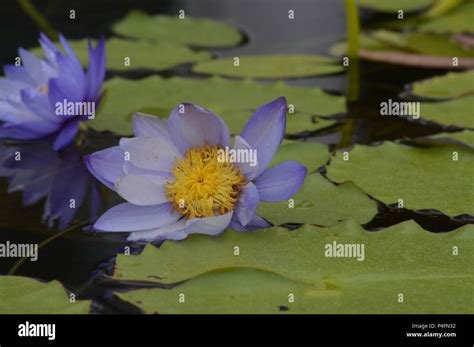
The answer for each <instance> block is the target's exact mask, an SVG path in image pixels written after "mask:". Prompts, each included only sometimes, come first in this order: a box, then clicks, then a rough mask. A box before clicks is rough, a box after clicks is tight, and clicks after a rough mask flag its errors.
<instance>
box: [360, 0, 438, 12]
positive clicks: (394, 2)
mask: <svg viewBox="0 0 474 347" xmlns="http://www.w3.org/2000/svg"><path fill="white" fill-rule="evenodd" d="M434 1H435V0H383V1H380V0H358V3H359V5H361V6H364V7H369V8H372V9H374V10H377V11H381V12H397V11H398V10H403V11H416V10H419V9H423V8H426V7H428V6H429V5H431V4H432V3H433V2H434Z"/></svg>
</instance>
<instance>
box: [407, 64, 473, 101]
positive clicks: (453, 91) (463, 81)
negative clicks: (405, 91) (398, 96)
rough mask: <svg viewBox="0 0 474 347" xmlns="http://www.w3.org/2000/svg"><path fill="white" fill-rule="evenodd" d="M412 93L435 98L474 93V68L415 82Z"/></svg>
mask: <svg viewBox="0 0 474 347" xmlns="http://www.w3.org/2000/svg"><path fill="white" fill-rule="evenodd" d="M412 93H413V94H414V95H417V96H422V97H425V98H434V99H452V98H457V97H460V96H464V95H467V94H473V93H474V70H471V71H466V72H450V73H448V74H446V75H443V76H436V77H433V78H429V79H426V80H423V81H420V82H415V83H414V84H413V88H412Z"/></svg>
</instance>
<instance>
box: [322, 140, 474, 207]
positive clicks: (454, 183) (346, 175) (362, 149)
mask: <svg viewBox="0 0 474 347" xmlns="http://www.w3.org/2000/svg"><path fill="white" fill-rule="evenodd" d="M453 152H458V160H457V161H455V160H453ZM473 165H474V153H472V151H469V150H467V149H463V148H462V147H459V146H438V147H433V148H416V147H409V146H403V145H397V144H395V143H392V142H385V143H384V144H383V145H381V146H375V147H369V146H356V147H355V148H354V149H353V150H352V151H351V152H349V160H344V159H343V153H337V154H336V156H335V158H334V159H333V160H332V161H331V164H330V165H329V166H328V168H327V175H328V177H329V178H330V179H331V180H332V181H335V182H339V183H342V182H347V181H351V182H353V183H355V184H356V185H357V186H359V187H360V188H361V189H362V190H363V191H364V192H366V193H367V194H369V195H371V196H373V197H374V198H376V199H378V200H380V201H382V202H384V203H386V204H394V203H398V201H399V199H402V200H403V206H404V207H405V208H407V209H411V210H422V209H435V210H438V211H441V212H443V213H444V214H446V215H448V216H457V215H461V214H470V215H474V189H472V188H473V183H472V167H473Z"/></svg>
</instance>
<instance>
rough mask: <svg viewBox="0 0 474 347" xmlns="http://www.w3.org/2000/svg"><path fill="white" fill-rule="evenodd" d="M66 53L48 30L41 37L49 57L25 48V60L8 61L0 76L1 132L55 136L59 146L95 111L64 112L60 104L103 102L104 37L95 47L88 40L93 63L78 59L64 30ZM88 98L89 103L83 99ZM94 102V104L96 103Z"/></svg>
mask: <svg viewBox="0 0 474 347" xmlns="http://www.w3.org/2000/svg"><path fill="white" fill-rule="evenodd" d="M59 39H60V42H61V44H62V46H63V48H64V51H65V53H63V52H62V51H61V50H60V49H59V48H57V47H56V46H55V45H54V44H53V43H52V42H51V41H50V40H49V39H48V38H47V37H46V36H45V35H44V34H40V39H39V42H40V44H41V47H42V48H43V51H44V56H45V59H40V58H38V57H37V56H35V55H34V54H32V53H30V52H28V51H27V50H25V49H23V48H20V49H19V55H20V58H21V62H22V65H20V66H16V65H5V66H4V73H5V76H6V78H4V79H0V121H3V122H4V123H3V125H2V126H1V127H0V138H9V139H16V140H33V139H39V138H51V139H53V140H54V142H53V148H54V149H55V150H60V149H62V148H64V147H66V146H67V145H68V144H70V143H71V142H72V140H73V139H74V137H75V135H76V133H77V131H78V130H79V122H80V121H84V120H87V119H90V118H91V115H90V114H77V113H75V112H73V114H71V113H67V112H62V113H61V114H58V112H57V110H58V109H59V108H58V105H66V104H67V105H73V106H74V105H81V106H82V105H86V104H87V105H88V104H91V103H92V104H93V105H95V104H98V103H99V102H100V99H101V96H102V94H101V92H100V89H101V86H102V83H103V81H104V78H105V41H104V39H103V38H102V39H101V40H100V41H99V43H98V44H97V46H96V47H95V48H93V47H92V44H91V43H90V41H89V68H88V70H87V72H84V69H83V68H82V66H81V63H80V62H79V59H78V58H77V56H76V54H75V53H74V51H73V50H72V49H71V47H70V46H69V45H68V43H67V41H66V39H65V38H64V37H63V36H62V35H60V36H59ZM84 103H86V104H84ZM94 108H95V106H94Z"/></svg>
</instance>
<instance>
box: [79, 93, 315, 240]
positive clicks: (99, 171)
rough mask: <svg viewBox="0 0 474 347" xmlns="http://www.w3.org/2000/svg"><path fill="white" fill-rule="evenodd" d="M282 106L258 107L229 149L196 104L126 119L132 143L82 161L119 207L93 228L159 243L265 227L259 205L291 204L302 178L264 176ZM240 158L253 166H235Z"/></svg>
mask: <svg viewBox="0 0 474 347" xmlns="http://www.w3.org/2000/svg"><path fill="white" fill-rule="evenodd" d="M286 107H287V104H286V100H285V98H283V97H280V98H278V99H276V100H274V101H272V102H270V103H268V104H266V105H264V106H262V107H260V108H259V109H258V110H257V111H256V112H255V113H254V114H253V116H252V117H251V118H250V120H249V121H248V123H247V124H246V126H245V127H244V129H243V131H242V133H241V135H240V136H236V137H235V144H234V146H233V148H230V141H231V139H230V134H229V130H228V128H227V125H226V124H225V123H224V121H223V120H222V119H221V118H219V117H218V116H216V115H215V114H213V113H212V112H210V111H208V110H206V109H204V108H201V107H199V106H197V105H193V104H181V105H179V106H178V107H176V108H175V109H174V110H173V111H172V112H171V115H170V116H169V118H168V120H165V119H160V118H159V117H155V116H147V115H139V114H137V115H134V117H133V130H134V134H135V137H134V138H122V139H121V140H120V145H119V146H116V147H112V148H108V149H105V150H102V151H99V152H96V153H93V154H92V155H90V156H88V157H86V158H85V161H86V165H87V166H88V168H89V170H90V171H91V172H92V174H93V175H94V176H95V177H97V178H98V179H99V180H100V181H101V182H102V183H104V184H105V185H106V186H108V187H109V188H110V189H113V190H115V191H116V192H117V193H118V194H119V195H120V196H122V197H123V198H124V199H125V200H127V202H126V203H122V204H119V205H117V206H115V207H113V208H111V209H110V210H108V211H107V212H106V213H105V214H103V215H102V216H101V217H100V218H99V220H97V222H96V223H95V224H94V229H95V230H97V231H110V232H113V231H117V232H120V231H128V232H131V234H130V235H129V237H128V239H129V240H133V241H138V240H140V241H160V240H164V239H172V240H181V239H184V238H186V237H187V235H189V234H192V233H201V234H208V235H218V234H219V233H221V232H222V231H223V230H224V229H225V228H227V227H229V226H230V227H231V228H234V229H237V230H240V231H246V230H253V229H258V228H262V227H267V226H269V223H268V222H267V221H265V220H264V219H263V218H261V217H259V216H258V215H257V214H256V209H257V207H258V205H259V202H260V201H267V202H277V201H283V200H287V199H289V198H291V197H292V196H293V195H294V194H295V193H296V192H297V191H298V190H299V188H300V187H301V185H302V184H303V181H304V178H305V176H306V173H307V169H306V168H305V167H304V166H303V165H301V164H300V163H298V162H296V161H293V160H289V161H285V162H283V163H281V164H278V165H276V166H273V167H272V168H269V169H267V166H268V165H269V164H270V162H271V160H272V158H273V156H274V155H275V153H276V151H277V150H278V147H279V145H280V143H281V141H282V139H283V136H284V133H285V126H286ZM229 153H231V155H229ZM248 153H250V154H251V153H256V158H257V160H256V161H252V160H240V161H239V160H235V159H236V158H237V157H238V155H239V154H242V155H241V157H243V158H244V159H245V158H247V159H249V158H250V157H251V155H247V156H245V155H244V154H248ZM232 159H234V160H232ZM237 159H238V158H237Z"/></svg>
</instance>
